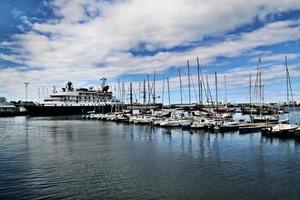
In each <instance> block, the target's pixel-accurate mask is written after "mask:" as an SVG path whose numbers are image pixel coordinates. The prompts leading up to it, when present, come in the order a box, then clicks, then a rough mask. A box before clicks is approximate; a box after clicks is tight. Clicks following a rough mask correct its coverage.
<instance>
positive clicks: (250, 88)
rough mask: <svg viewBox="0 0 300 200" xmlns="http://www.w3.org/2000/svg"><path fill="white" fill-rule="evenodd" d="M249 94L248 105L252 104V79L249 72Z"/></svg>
mask: <svg viewBox="0 0 300 200" xmlns="http://www.w3.org/2000/svg"><path fill="white" fill-rule="evenodd" d="M249 95H250V107H251V104H252V79H251V74H249Z"/></svg>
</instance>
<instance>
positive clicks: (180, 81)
mask: <svg viewBox="0 0 300 200" xmlns="http://www.w3.org/2000/svg"><path fill="white" fill-rule="evenodd" d="M178 74H179V84H180V103H181V105H182V103H183V102H182V80H181V73H180V69H178Z"/></svg>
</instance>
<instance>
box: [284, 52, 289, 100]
mask: <svg viewBox="0 0 300 200" xmlns="http://www.w3.org/2000/svg"><path fill="white" fill-rule="evenodd" d="M284 58H285V76H286V103H287V104H289V102H290V95H289V70H288V67H287V56H285V57H284Z"/></svg>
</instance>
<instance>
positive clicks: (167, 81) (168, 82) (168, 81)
mask: <svg viewBox="0 0 300 200" xmlns="http://www.w3.org/2000/svg"><path fill="white" fill-rule="evenodd" d="M167 84H168V99H169V109H170V108H171V97H170V84H169V77H167Z"/></svg>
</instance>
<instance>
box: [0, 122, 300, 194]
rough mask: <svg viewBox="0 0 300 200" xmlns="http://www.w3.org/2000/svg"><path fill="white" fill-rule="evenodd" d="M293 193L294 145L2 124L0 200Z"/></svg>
mask: <svg viewBox="0 0 300 200" xmlns="http://www.w3.org/2000/svg"><path fill="white" fill-rule="evenodd" d="M299 188H300V143H298V142H296V141H295V140H279V139H273V140H271V139H267V138H264V137H261V135H260V133H254V134H247V135H239V134H238V133H236V132H233V133H224V134H209V133H206V132H202V131H196V132H188V131H181V130H171V131H170V130H166V129H161V128H155V129H153V128H150V127H147V126H138V125H130V124H129V125H126V124H117V123H114V122H101V121H84V120H81V119H79V118H78V119H77V118H64V117H60V118H46V117H44V118H26V117H15V118H1V119H0V199H30V200H31V199H63V198H64V199H300V193H299Z"/></svg>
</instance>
